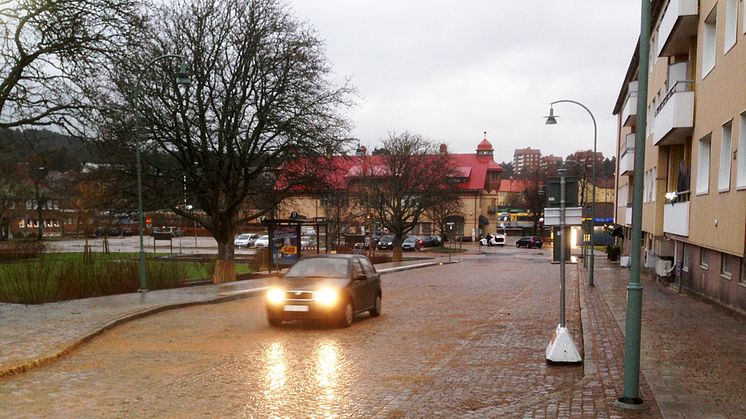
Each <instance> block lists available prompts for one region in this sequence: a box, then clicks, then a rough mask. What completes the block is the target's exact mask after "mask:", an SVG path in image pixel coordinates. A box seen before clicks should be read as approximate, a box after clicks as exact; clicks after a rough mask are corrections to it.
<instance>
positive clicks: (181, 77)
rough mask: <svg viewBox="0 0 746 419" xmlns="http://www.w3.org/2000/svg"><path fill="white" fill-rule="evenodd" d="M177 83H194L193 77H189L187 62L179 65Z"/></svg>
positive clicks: (183, 84) (181, 84) (185, 84)
mask: <svg viewBox="0 0 746 419" xmlns="http://www.w3.org/2000/svg"><path fill="white" fill-rule="evenodd" d="M176 84H178V85H179V86H185V87H186V86H189V85H190V84H192V79H191V77H189V67H188V66H187V65H186V63H182V64H181V65H179V71H177V72H176Z"/></svg>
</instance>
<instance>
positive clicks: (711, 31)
mask: <svg viewBox="0 0 746 419" xmlns="http://www.w3.org/2000/svg"><path fill="white" fill-rule="evenodd" d="M717 15H718V13H717V5H715V7H714V8H713V9H712V11H711V12H710V15H709V16H707V19H705V27H704V31H703V35H702V78H705V76H707V74H709V73H710V71H712V69H713V68H715V60H716V59H717V53H716V49H715V45H716V42H717Z"/></svg>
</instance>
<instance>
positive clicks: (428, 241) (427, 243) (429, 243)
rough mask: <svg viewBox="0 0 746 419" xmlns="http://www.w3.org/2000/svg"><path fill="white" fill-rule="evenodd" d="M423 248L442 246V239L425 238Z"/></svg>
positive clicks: (435, 237) (436, 237)
mask: <svg viewBox="0 0 746 419" xmlns="http://www.w3.org/2000/svg"><path fill="white" fill-rule="evenodd" d="M422 246H424V247H438V246H440V237H438V236H425V237H423V238H422Z"/></svg>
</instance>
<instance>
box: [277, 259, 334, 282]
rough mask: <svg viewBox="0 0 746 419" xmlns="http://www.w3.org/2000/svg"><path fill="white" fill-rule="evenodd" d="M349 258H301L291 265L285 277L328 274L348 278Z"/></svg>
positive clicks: (332, 276)
mask: <svg viewBox="0 0 746 419" xmlns="http://www.w3.org/2000/svg"><path fill="white" fill-rule="evenodd" d="M347 269H348V268H347V259H341V258H340V259H335V258H310V259H301V260H299V261H298V263H296V264H295V265H293V266H291V267H290V269H289V270H288V272H287V274H285V278H295V277H305V276H326V277H331V278H347Z"/></svg>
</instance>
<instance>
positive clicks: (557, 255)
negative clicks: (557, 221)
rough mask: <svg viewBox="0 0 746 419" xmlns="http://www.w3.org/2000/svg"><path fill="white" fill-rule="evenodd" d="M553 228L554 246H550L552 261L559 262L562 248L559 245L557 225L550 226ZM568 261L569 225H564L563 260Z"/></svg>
mask: <svg viewBox="0 0 746 419" xmlns="http://www.w3.org/2000/svg"><path fill="white" fill-rule="evenodd" d="M552 228H553V229H554V246H553V248H552V262H553V263H559V261H560V260H561V259H562V256H561V255H560V253H561V252H562V249H561V247H560V235H559V234H558V233H559V229H560V228H559V227H558V226H554V227H552ZM568 261H570V226H568V225H565V262H568Z"/></svg>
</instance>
